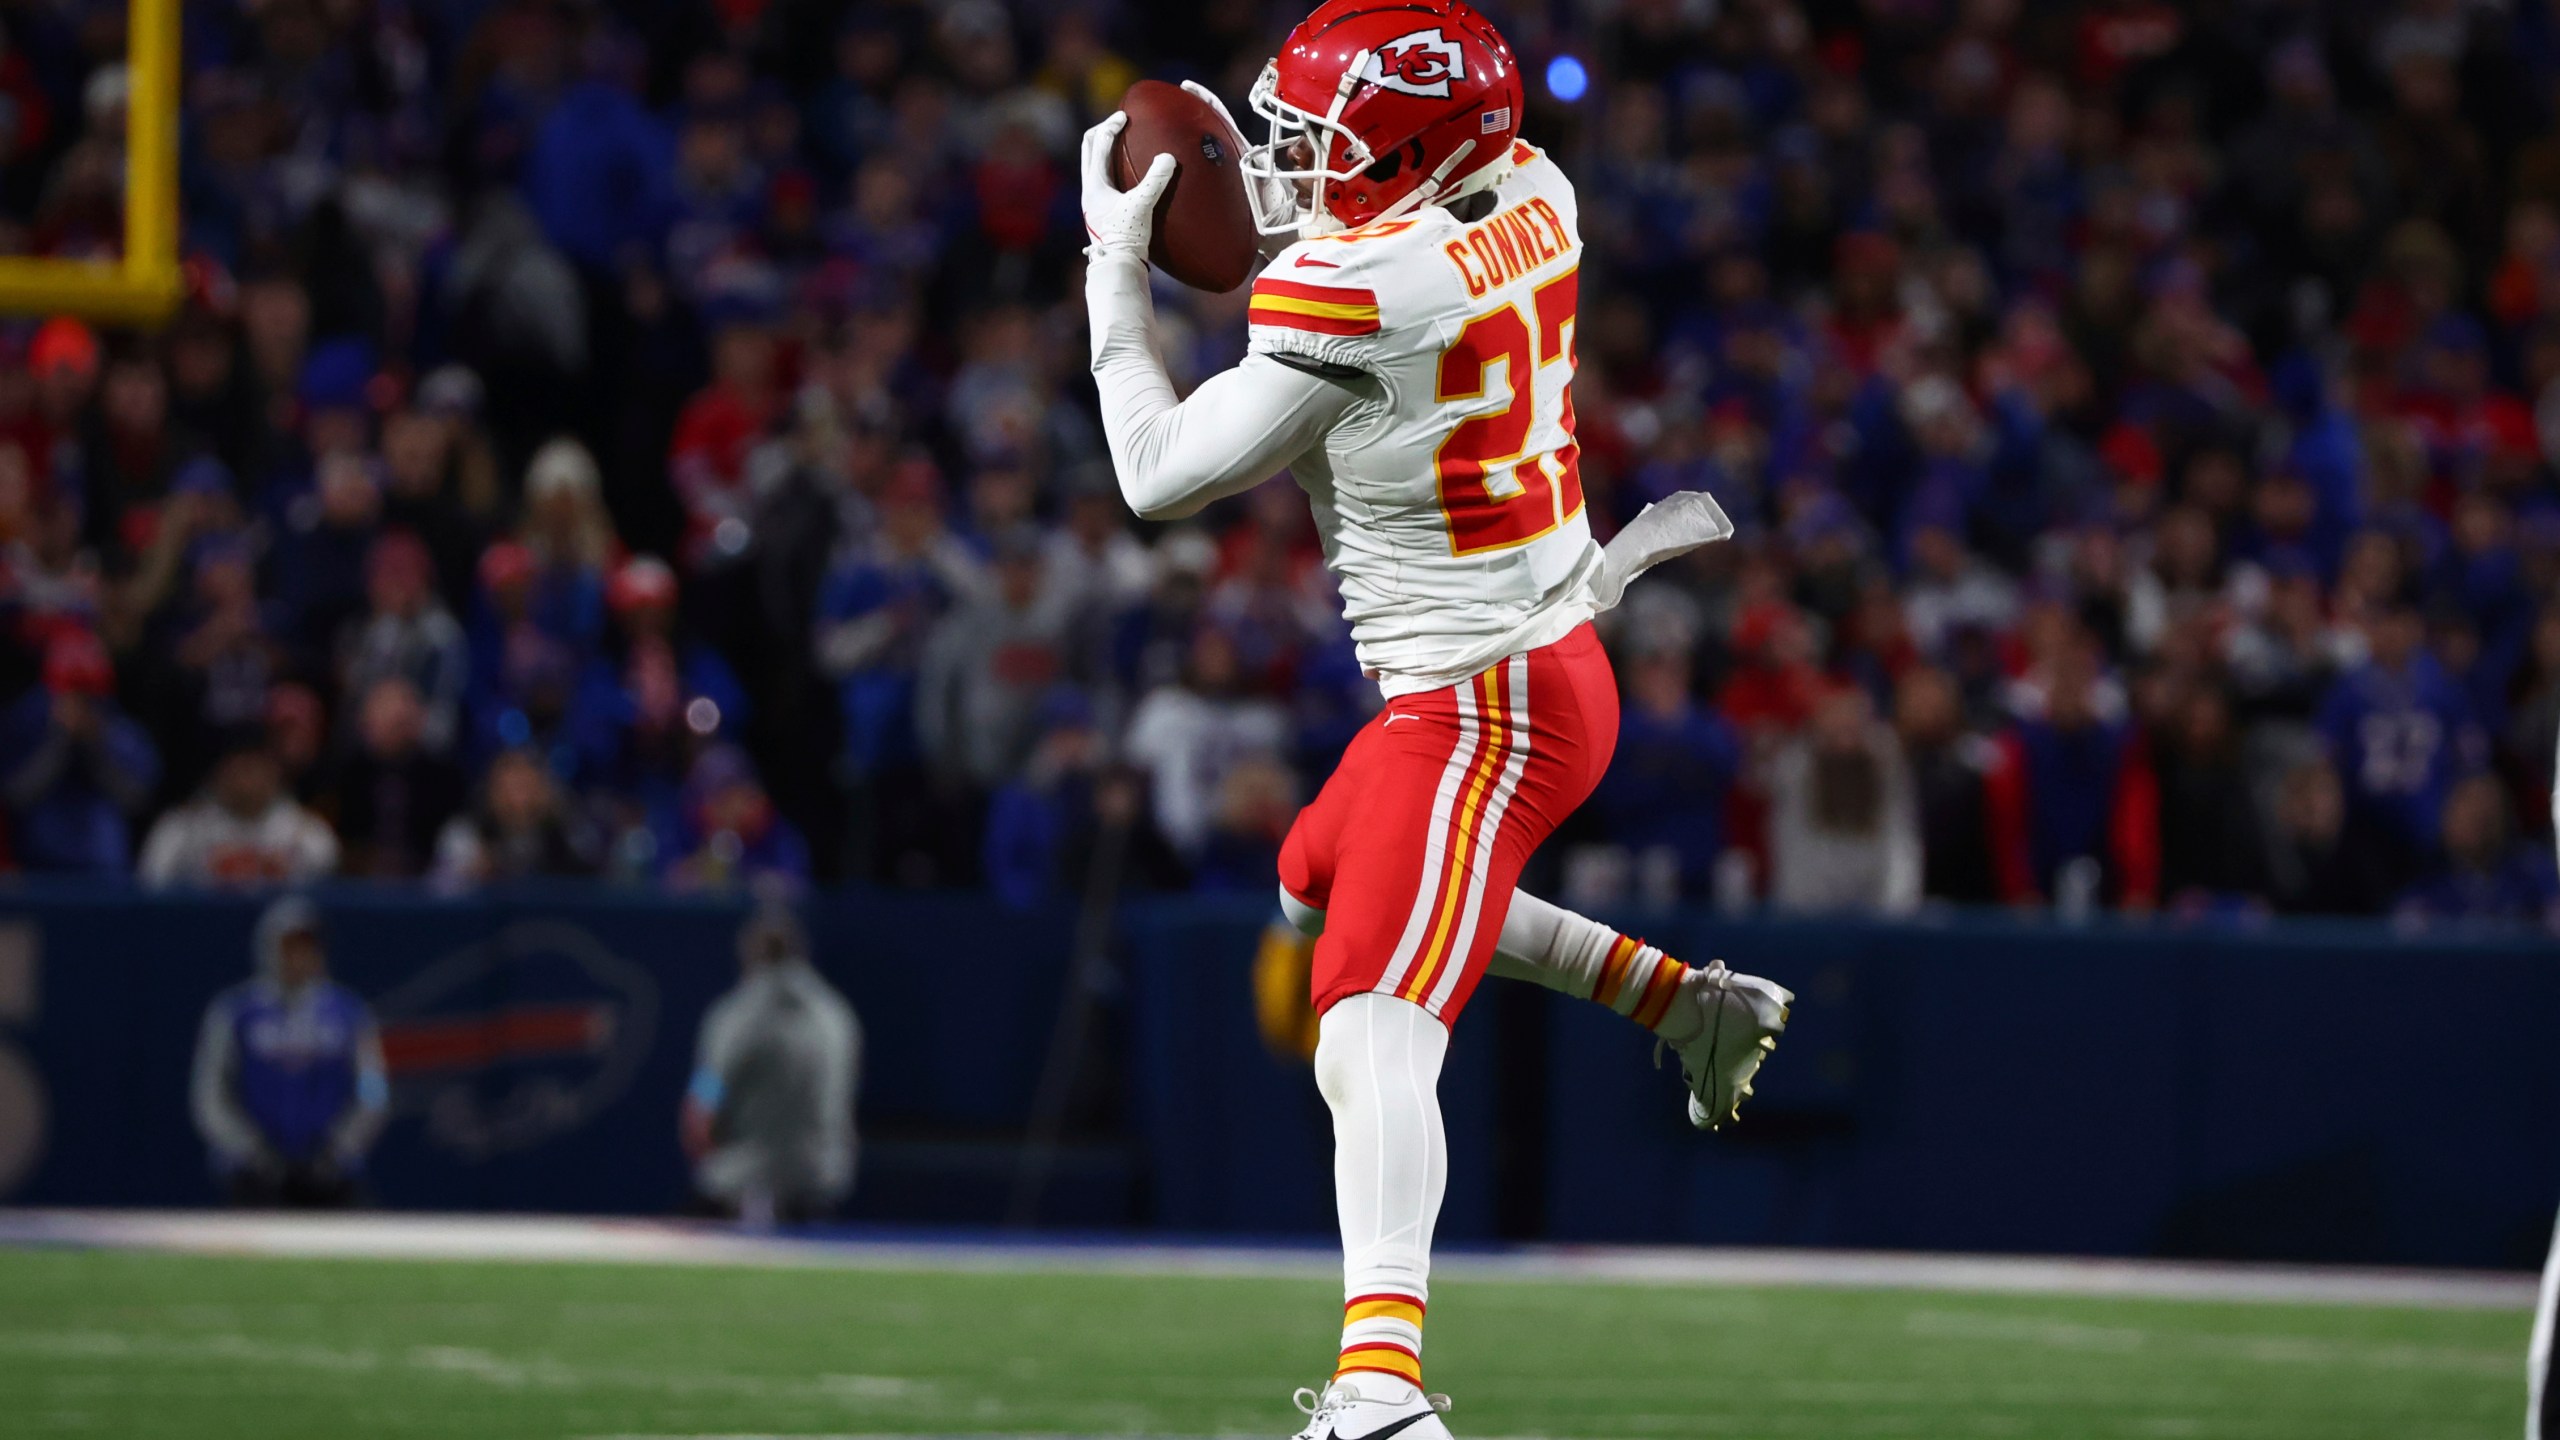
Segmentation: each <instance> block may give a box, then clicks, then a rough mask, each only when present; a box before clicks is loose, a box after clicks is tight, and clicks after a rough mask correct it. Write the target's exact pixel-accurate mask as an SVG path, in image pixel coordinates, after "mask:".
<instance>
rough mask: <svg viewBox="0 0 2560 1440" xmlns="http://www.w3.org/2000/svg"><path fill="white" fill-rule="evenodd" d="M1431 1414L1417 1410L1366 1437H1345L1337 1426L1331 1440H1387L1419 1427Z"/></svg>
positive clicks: (1380, 1427)
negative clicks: (1410, 1428)
mask: <svg viewBox="0 0 2560 1440" xmlns="http://www.w3.org/2000/svg"><path fill="white" fill-rule="evenodd" d="M1432 1414H1433V1412H1431V1411H1429V1410H1419V1411H1416V1412H1414V1413H1413V1414H1411V1415H1407V1416H1406V1417H1404V1418H1403V1419H1401V1420H1399V1421H1397V1422H1396V1423H1394V1424H1393V1425H1381V1426H1379V1427H1378V1428H1377V1429H1375V1430H1372V1431H1370V1432H1369V1433H1368V1434H1366V1435H1345V1434H1343V1433H1342V1427H1341V1426H1339V1425H1337V1426H1335V1427H1334V1428H1333V1431H1332V1440H1387V1437H1388V1436H1390V1435H1395V1434H1400V1433H1402V1432H1403V1431H1404V1430H1406V1429H1408V1428H1409V1427H1411V1426H1415V1425H1419V1424H1421V1423H1422V1422H1423V1421H1425V1420H1428V1419H1430V1418H1431V1416H1432Z"/></svg>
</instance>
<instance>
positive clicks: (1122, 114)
mask: <svg viewBox="0 0 2560 1440" xmlns="http://www.w3.org/2000/svg"><path fill="white" fill-rule="evenodd" d="M1128 124H1129V112H1127V111H1125V110H1114V111H1113V112H1111V114H1110V115H1109V116H1108V117H1106V118H1105V119H1104V120H1103V121H1102V123H1101V124H1099V125H1096V126H1094V127H1093V128H1092V129H1090V130H1087V131H1086V132H1084V231H1085V233H1086V234H1087V235H1090V236H1092V237H1093V243H1092V244H1090V245H1087V246H1085V248H1084V253H1085V254H1086V255H1087V256H1089V257H1091V258H1093V259H1096V260H1099V259H1101V258H1103V257H1104V256H1106V255H1134V256H1136V257H1137V258H1139V259H1141V260H1144V259H1145V258H1146V257H1147V241H1148V239H1149V237H1150V236H1151V235H1152V233H1153V232H1154V229H1155V220H1156V202H1157V201H1158V200H1161V199H1163V198H1164V190H1165V187H1166V186H1168V185H1170V184H1172V183H1173V157H1172V156H1170V155H1158V156H1157V157H1156V158H1155V159H1154V160H1153V161H1152V162H1151V163H1149V164H1148V166H1147V173H1146V174H1144V175H1141V176H1139V177H1138V183H1137V184H1135V185H1132V186H1130V187H1129V188H1128V189H1126V190H1121V189H1118V188H1116V187H1115V186H1113V185H1112V183H1111V142H1112V141H1114V140H1116V139H1118V138H1119V137H1120V132H1121V131H1122V130H1123V129H1125V128H1127V126H1128Z"/></svg>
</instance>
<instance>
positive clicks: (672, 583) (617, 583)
mask: <svg viewBox="0 0 2560 1440" xmlns="http://www.w3.org/2000/svg"><path fill="white" fill-rule="evenodd" d="M604 597H605V603H607V604H609V605H611V606H612V607H613V608H614V611H615V613H617V614H619V613H622V612H624V611H628V610H635V609H638V608H639V607H641V606H643V605H661V606H663V605H673V604H675V603H676V572H675V571H673V570H670V569H668V568H667V562H666V561H664V560H661V559H659V558H658V557H657V556H655V555H642V556H639V557H637V558H635V559H633V560H630V561H627V562H625V563H624V565H623V567H622V568H621V569H619V570H616V571H614V572H613V580H612V583H610V584H608V585H607V586H605V592H604Z"/></svg>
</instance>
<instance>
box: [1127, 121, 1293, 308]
mask: <svg viewBox="0 0 2560 1440" xmlns="http://www.w3.org/2000/svg"><path fill="white" fill-rule="evenodd" d="M1120 108H1121V109H1123V110H1125V111H1127V112H1129V123H1128V124H1127V125H1126V126H1123V127H1122V128H1121V131H1120V138H1119V139H1117V140H1114V141H1113V142H1112V144H1111V180H1112V183H1113V184H1115V185H1118V186H1119V187H1120V188H1121V189H1123V190H1126V189H1128V188H1129V187H1130V186H1131V185H1134V184H1136V183H1137V182H1138V177H1139V176H1141V175H1144V174H1145V173H1146V171H1147V167H1148V166H1149V165H1151V164H1153V163H1154V162H1155V158H1156V157H1157V156H1158V155H1170V156H1172V157H1173V160H1174V164H1175V165H1176V166H1177V167H1178V168H1177V169H1176V170H1175V171H1174V174H1173V183H1172V184H1171V185H1168V186H1166V187H1165V192H1164V198H1163V199H1162V200H1159V201H1157V202H1156V228H1155V235H1154V238H1153V241H1152V243H1150V244H1149V245H1148V247H1147V258H1148V259H1149V260H1152V261H1153V262H1155V264H1156V266H1157V268H1159V269H1161V270H1163V271H1164V273H1166V274H1167V275H1170V276H1172V277H1173V278H1174V279H1176V280H1179V281H1181V282H1182V283H1183V284H1185V285H1188V286H1190V287H1191V288H1193V289H1195V290H1214V291H1217V292H1219V293H1221V294H1224V293H1225V292H1227V291H1229V290H1233V289H1234V288H1236V287H1237V286H1239V285H1241V284H1243V283H1244V281H1245V277H1246V276H1247V275H1249V274H1251V273H1252V272H1253V257H1254V253H1255V249H1256V245H1255V242H1256V239H1257V237H1256V235H1255V233H1254V228H1253V207H1252V206H1250V205H1248V204H1246V203H1245V198H1244V172H1243V171H1242V170H1241V169H1239V168H1238V162H1239V161H1241V160H1242V159H1243V157H1244V138H1243V137H1242V136H1240V135H1238V134H1236V132H1235V127H1234V126H1232V125H1229V124H1228V123H1227V121H1226V117H1225V116H1223V115H1220V114H1219V113H1218V111H1217V107H1215V106H1213V105H1211V104H1210V103H1209V102H1207V101H1206V100H1202V99H1200V98H1198V97H1196V96H1194V95H1193V94H1191V92H1189V91H1187V90H1185V89H1183V88H1182V87H1181V86H1179V85H1168V84H1166V83H1165V82H1163V81H1161V80H1141V81H1139V82H1138V83H1137V84H1135V85H1132V86H1130V87H1129V93H1128V94H1127V95H1124V96H1122V97H1121V99H1120Z"/></svg>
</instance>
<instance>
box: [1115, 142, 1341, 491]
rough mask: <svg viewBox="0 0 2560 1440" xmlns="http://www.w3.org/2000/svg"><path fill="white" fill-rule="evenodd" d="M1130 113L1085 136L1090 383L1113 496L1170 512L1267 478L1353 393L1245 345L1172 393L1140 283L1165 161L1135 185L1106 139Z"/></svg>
mask: <svg viewBox="0 0 2560 1440" xmlns="http://www.w3.org/2000/svg"><path fill="white" fill-rule="evenodd" d="M1127 123H1128V116H1127V115H1126V114H1114V115H1112V116H1110V117H1109V118H1107V119H1105V120H1104V121H1103V122H1102V123H1101V124H1099V125H1096V126H1094V127H1093V128H1092V129H1091V130H1088V131H1086V132H1085V136H1084V224H1085V231H1086V233H1087V234H1089V235H1090V236H1091V237H1092V242H1091V243H1090V244H1089V245H1087V246H1086V247H1085V256H1086V269H1085V282H1084V296H1085V308H1086V311H1087V312H1088V314H1089V315H1090V317H1091V323H1092V330H1093V382H1094V385H1095V387H1096V388H1097V389H1098V390H1100V391H1101V393H1102V431H1103V435H1104V436H1105V438H1106V439H1108V440H1109V442H1110V445H1111V465H1112V468H1113V470H1115V471H1116V472H1117V473H1118V474H1119V477H1120V495H1121V498H1123V499H1125V500H1127V501H1128V502H1129V508H1130V509H1132V510H1135V511H1136V512H1138V514H1140V515H1141V516H1144V517H1145V518H1147V519H1149V520H1174V519H1179V518H1181V517H1183V516H1185V515H1190V514H1194V513H1196V512H1198V511H1199V510H1200V509H1201V508H1202V507H1203V506H1206V505H1207V504H1209V502H1211V501H1213V500H1218V499H1221V498H1223V497H1225V496H1229V495H1235V494H1240V493H1242V492H1244V491H1246V490H1250V489H1252V488H1253V487H1254V486H1256V485H1259V484H1261V483H1262V482H1263V481H1264V480H1267V479H1269V478H1270V477H1271V476H1272V474H1273V473H1274V472H1276V471H1278V470H1279V469H1280V468H1281V467H1282V466H1284V465H1286V464H1288V463H1289V462H1290V461H1291V460H1292V459H1294V458H1296V457H1297V456H1298V455H1300V454H1302V453H1304V452H1305V451H1306V450H1307V449H1308V448H1309V447H1310V446H1312V445H1315V444H1316V443H1318V442H1319V441H1320V440H1321V439H1322V438H1323V436H1324V433H1325V431H1326V430H1327V429H1328V428H1330V427H1331V426H1332V425H1333V423H1334V422H1335V421H1336V420H1338V419H1340V418H1341V416H1342V414H1343V412H1344V411H1345V410H1347V409H1348V408H1349V407H1350V405H1351V404H1352V402H1353V400H1354V399H1355V394H1354V392H1353V391H1352V390H1351V389H1350V388H1349V387H1347V386H1345V385H1344V384H1343V383H1342V382H1340V381H1337V380H1331V379H1327V378H1324V377H1323V376H1319V375H1315V374H1311V373H1308V372H1307V371H1304V370H1300V369H1296V368H1293V367H1291V366H1289V365H1286V364H1283V363H1281V362H1280V361H1278V360H1274V359H1272V358H1271V357H1269V356H1267V355H1252V356H1247V357H1246V358H1245V361H1244V363H1243V364H1241V365H1238V366H1237V367H1236V368H1234V369H1232V370H1228V371H1225V372H1223V373H1221V374H1219V375H1216V376H1213V377H1211V378H1210V379H1209V380H1208V381H1207V382H1206V383H1204V384H1202V385H1201V386H1200V387H1199V388H1198V389H1197V390H1194V391H1193V392H1192V393H1191V396H1190V398H1189V399H1187V400H1177V399H1176V398H1175V396H1174V393H1173V382H1172V381H1171V380H1170V379H1168V378H1167V377H1166V375H1165V370H1164V362H1163V361H1162V360H1161V359H1160V358H1159V357H1158V356H1157V354H1156V341H1155V301H1154V299H1153V297H1152V296H1150V295H1149V294H1148V291H1147V238H1148V232H1149V230H1150V228H1151V225H1152V222H1153V218H1154V215H1155V207H1156V202H1157V201H1158V200H1159V199H1160V198H1162V196H1163V195H1164V191H1165V187H1166V185H1168V184H1169V183H1171V181H1172V178H1173V170H1174V162H1173V158H1172V157H1171V156H1169V155H1159V156H1157V157H1156V159H1155V163H1154V164H1153V165H1151V166H1150V167H1148V170H1147V172H1146V174H1144V175H1142V176H1140V177H1139V179H1138V182H1137V183H1136V184H1135V185H1132V186H1131V187H1129V188H1128V189H1127V190H1125V191H1124V190H1121V189H1119V188H1118V187H1117V186H1115V185H1113V184H1112V183H1111V143H1112V141H1113V140H1114V139H1115V138H1117V137H1118V135H1119V134H1120V131H1121V129H1122V127H1123V126H1125V125H1126V124H1127Z"/></svg>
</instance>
